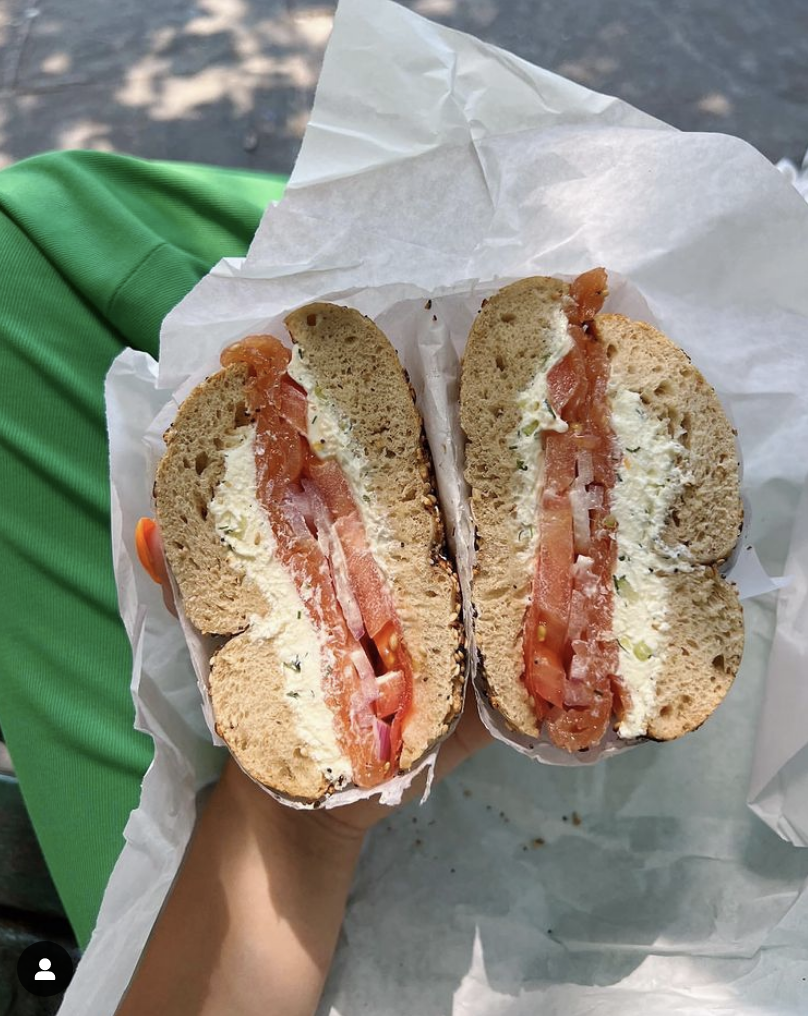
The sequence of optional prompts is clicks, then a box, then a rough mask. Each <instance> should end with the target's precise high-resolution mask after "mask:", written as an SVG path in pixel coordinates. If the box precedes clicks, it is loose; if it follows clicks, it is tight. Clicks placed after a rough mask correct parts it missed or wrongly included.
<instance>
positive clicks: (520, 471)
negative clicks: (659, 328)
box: [508, 307, 572, 571]
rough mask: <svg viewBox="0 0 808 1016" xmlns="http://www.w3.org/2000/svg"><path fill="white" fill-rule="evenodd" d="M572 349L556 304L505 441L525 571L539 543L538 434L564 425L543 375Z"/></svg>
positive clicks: (541, 457) (541, 458)
mask: <svg viewBox="0 0 808 1016" xmlns="http://www.w3.org/2000/svg"><path fill="white" fill-rule="evenodd" d="M571 348H572V339H571V338H570V335H569V328H568V323H567V315H566V314H565V313H564V311H563V309H562V308H561V307H557V308H556V309H555V311H554V315H553V326H552V337H551V341H550V346H549V350H548V353H547V355H546V356H545V357H544V359H543V360H542V361H541V362H540V363H539V365H538V368H537V370H536V374H535V375H534V377H533V379H532V380H531V382H530V384H529V385H528V386H527V387H526V388H525V389H523V391H521V392H520V393H519V396H518V397H517V400H516V405H517V408H518V409H519V425H518V426H517V428H516V430H515V431H514V433H513V434H511V436H510V439H509V440H508V451H509V452H510V453H511V454H512V455H513V457H514V463H515V466H516V469H515V472H514V484H515V490H514V500H515V503H516V520H517V523H518V526H519V533H518V552H517V553H518V558H519V561H520V563H521V564H522V565H523V567H524V568H525V569H526V570H527V571H531V570H532V568H533V566H534V563H535V559H536V552H537V548H538V543H539V533H538V526H537V525H536V519H537V517H538V512H539V503H540V500H541V495H542V479H543V475H544V453H543V451H542V440H541V435H542V433H543V432H545V431H548V430H554V431H558V432H560V433H563V432H564V431H566V430H567V429H568V426H567V424H566V423H565V422H564V421H563V420H562V419H561V417H560V416H558V415H557V414H556V413H555V412H554V411H553V407H552V406H551V405H550V400H549V398H548V394H547V375H548V373H549V372H550V370H551V369H552V368H553V367H554V366H555V365H556V364H557V363H558V362H559V360H561V359H563V358H564V357H565V356H566V355H567V353H568V352H569V351H570V349H571Z"/></svg>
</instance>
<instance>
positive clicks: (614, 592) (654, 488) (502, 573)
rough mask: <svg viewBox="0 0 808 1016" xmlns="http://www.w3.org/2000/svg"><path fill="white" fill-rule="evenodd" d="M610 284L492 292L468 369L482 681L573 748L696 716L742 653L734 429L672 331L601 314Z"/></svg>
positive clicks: (506, 709)
mask: <svg viewBox="0 0 808 1016" xmlns="http://www.w3.org/2000/svg"><path fill="white" fill-rule="evenodd" d="M606 285H607V283H606V273H605V272H604V271H603V269H595V270H593V271H591V272H587V273H586V274H584V275H582V276H580V277H579V278H578V279H576V280H575V281H574V282H573V283H572V284H567V283H565V282H562V281H560V280H557V279H551V278H529V279H524V280H522V281H519V282H516V283H514V284H512V285H510V286H507V287H505V288H504V289H502V290H500V291H499V292H498V293H497V294H496V295H495V296H493V297H492V298H491V299H490V300H487V301H486V302H485V303H484V304H483V306H482V308H481V310H480V312H479V313H478V315H477V317H476V319H475V321H474V324H473V327H472V329H471V333H470V335H469V338H468V344H467V347H466V350H465V354H464V358H463V365H462V374H461V423H462V427H463V430H464V432H465V435H466V441H467V444H466V478H467V480H468V482H469V484H470V487H471V504H472V513H473V517H474V521H475V526H476V537H477V545H478V552H477V560H476V566H475V578H474V585H473V600H474V607H475V632H476V639H477V645H478V649H479V660H480V663H481V668H482V669H481V672H482V679H483V686H484V689H485V693H486V695H487V697H488V699H489V701H490V703H491V705H492V706H493V707H494V708H495V709H497V710H498V711H499V712H500V713H501V714H502V716H503V717H504V718H505V720H506V722H507V724H508V725H509V726H510V727H511V728H512V729H514V730H516V731H519V732H521V733H523V734H525V735H527V736H528V737H536V736H538V735H539V734H540V732H543V733H545V734H546V735H547V736H548V737H549V739H550V741H551V742H552V743H554V744H555V745H556V746H558V747H559V748H562V749H566V750H567V751H570V752H576V751H580V750H584V749H588V748H591V747H593V746H594V745H597V744H599V743H600V742H601V741H602V739H603V738H604V736H605V735H606V733H607V731H608V730H609V729H610V728H612V729H614V730H615V731H616V733H617V735H618V737H619V738H624V739H634V738H652V739H658V740H669V739H672V738H676V737H679V736H680V735H682V734H685V733H687V732H688V731H691V730H694V729H695V728H696V727H698V726H699V725H700V724H701V723H703V722H704V720H705V719H706V718H707V717H708V716H709V715H710V714H711V713H712V712H713V710H714V709H715V708H716V706H717V705H718V703H719V702H720V701H721V700H722V699H723V698H724V696H725V695H726V693H727V691H728V689H729V687H730V685H731V684H732V681H733V678H734V676H735V674H736V672H737V670H738V667H739V665H740V660H741V654H742V651H743V616H742V611H741V607H740V603H739V600H738V595H737V591H736V589H735V587H734V586H733V585H732V584H731V583H729V582H728V581H727V580H726V579H725V578H724V577H723V576H722V574H721V572H720V566H721V565H722V563H724V562H725V561H726V560H727V559H728V558H729V556H730V554H731V553H732V550H733V548H734V546H735V543H736V541H737V539H738V535H739V531H740V526H741V521H742V503H741V500H740V493H739V464H738V457H737V450H736V444H735V437H734V431H733V429H732V426H731V424H730V423H729V421H728V419H727V417H726V415H725V414H724V412H723V410H722V408H721V404H720V402H719V400H718V397H717V395H716V393H715V391H714V390H713V389H712V388H711V387H710V385H709V384H708V383H707V382H706V381H705V380H704V378H703V377H702V375H701V374H700V373H699V371H698V370H697V369H696V368H695V367H694V366H693V364H692V363H691V362H690V360H689V359H688V357H687V356H686V355H685V354H684V353H683V352H682V350H681V349H679V348H678V347H677V346H676V345H675V344H674V343H673V342H671V341H670V340H669V339H668V338H666V337H665V336H664V335H663V334H662V333H661V332H659V331H658V330H656V329H655V328H652V327H651V326H650V325H648V324H644V323H641V322H636V321H631V320H629V319H627V318H625V317H622V316H620V315H617V314H601V313H599V311H600V309H601V307H602V304H603V300H604V298H605V295H606Z"/></svg>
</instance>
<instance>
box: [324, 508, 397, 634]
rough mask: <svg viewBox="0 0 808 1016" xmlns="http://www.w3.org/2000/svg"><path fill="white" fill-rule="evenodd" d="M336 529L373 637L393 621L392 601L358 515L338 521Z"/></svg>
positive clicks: (350, 575)
mask: <svg viewBox="0 0 808 1016" xmlns="http://www.w3.org/2000/svg"><path fill="white" fill-rule="evenodd" d="M334 529H335V531H336V534H337V536H338V537H339V541H340V543H341V544H342V549H343V551H344V552H345V560H346V563H347V565H348V578H349V581H350V583H351V588H352V589H353V593H354V596H355V597H356V599H357V601H358V603H359V610H360V611H361V613H362V620H363V621H364V623H365V631H366V632H367V633H368V635H370V637H371V638H373V637H374V636H376V635H378V633H379V632H380V631H381V630H382V629H383V628H384V627H385V625H387V624H389V623H390V622H391V620H392V618H393V601H392V600H391V598H390V594H389V593H388V591H387V589H386V587H385V585H384V581H383V579H382V576H381V572H380V571H379V566H378V565H377V564H376V561H375V560H374V558H373V554H372V553H371V552H370V547H369V546H368V544H367V540H366V539H365V533H364V527H363V526H362V523H361V521H360V520H359V515H358V513H357V512H356V511H354V513H353V514H352V515H346V516H343V517H342V518H338V519H337V520H336V521H335V523H334Z"/></svg>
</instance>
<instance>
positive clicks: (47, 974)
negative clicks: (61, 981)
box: [34, 958, 56, 981]
mask: <svg viewBox="0 0 808 1016" xmlns="http://www.w3.org/2000/svg"><path fill="white" fill-rule="evenodd" d="M50 965H51V961H50V960H49V959H47V958H44V959H41V960H40V961H39V973H38V974H34V980H35V981H55V980H56V974H54V972H53V971H52V970H51V969H50Z"/></svg>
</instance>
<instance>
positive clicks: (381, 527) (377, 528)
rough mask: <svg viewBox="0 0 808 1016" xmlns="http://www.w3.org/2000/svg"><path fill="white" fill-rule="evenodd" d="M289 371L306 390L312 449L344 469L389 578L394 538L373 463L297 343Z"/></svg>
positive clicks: (370, 542)
mask: <svg viewBox="0 0 808 1016" xmlns="http://www.w3.org/2000/svg"><path fill="white" fill-rule="evenodd" d="M287 373H288V375H289V376H290V377H291V378H293V379H294V380H295V381H297V383H298V384H299V385H300V386H301V388H304V389H305V391H306V404H307V413H308V421H307V427H308V439H309V445H310V446H311V450H312V451H313V452H314V454H315V455H316V456H317V457H318V458H320V459H327V458H328V459H335V460H336V461H337V463H338V464H339V466H340V469H342V472H343V475H344V476H345V479H346V480H347V481H348V486H349V487H350V490H351V494H352V495H353V499H354V501H355V502H356V504H357V507H358V508H359V514H360V516H361V518H362V523H363V525H364V527H365V535H366V537H367V540H368V545H369V547H370V550H371V552H372V554H373V557H374V558H375V560H376V563H377V564H378V565H379V568H380V569H381V571H382V574H383V575H384V577H385V578H386V579H387V580H388V581H389V579H390V573H391V568H390V564H389V563H388V560H387V548H388V547H389V546H390V541H391V539H392V537H391V535H390V531H389V527H388V525H387V522H386V521H385V518H384V516H383V515H382V513H381V511H380V510H379V505H378V502H377V499H376V498H375V497H374V495H373V492H372V490H371V487H370V484H369V482H368V477H369V475H370V463H369V462H368V459H367V456H366V455H365V454H364V450H363V449H361V448H360V447H359V446H358V444H357V443H356V441H355V440H354V439H353V437H352V434H351V430H352V426H351V421H350V420H349V419H348V418H347V417H346V416H344V415H343V414H342V413H340V412H339V410H338V409H337V407H336V406H335V405H334V404H333V402H331V401H330V400H329V399H328V398H327V397H326V395H325V392H324V391H323V389H322V387H321V386H320V385H319V384H318V383H317V379H316V377H315V376H314V374H313V373H312V371H311V370H310V369H309V366H308V364H307V363H306V362H305V359H304V356H303V353H302V351H301V349H300V346H298V345H295V346H294V347H293V349H292V359H291V362H290V363H289V366H288V367H287Z"/></svg>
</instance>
